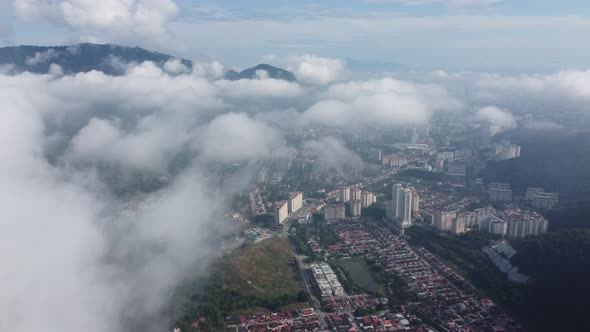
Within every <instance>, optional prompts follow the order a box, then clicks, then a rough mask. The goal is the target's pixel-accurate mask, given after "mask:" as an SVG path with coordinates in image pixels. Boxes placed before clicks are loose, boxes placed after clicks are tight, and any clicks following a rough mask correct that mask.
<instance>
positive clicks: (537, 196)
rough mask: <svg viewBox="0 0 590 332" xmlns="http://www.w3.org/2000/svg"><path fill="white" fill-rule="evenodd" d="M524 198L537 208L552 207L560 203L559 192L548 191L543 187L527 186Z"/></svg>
mask: <svg viewBox="0 0 590 332" xmlns="http://www.w3.org/2000/svg"><path fill="white" fill-rule="evenodd" d="M524 199H525V200H527V201H528V202H529V203H530V204H531V205H532V206H534V207H536V208H537V209H552V208H553V207H555V206H556V205H557V203H559V195H558V194H557V193H546V192H545V190H544V189H541V188H527V190H526V193H525V196H524Z"/></svg>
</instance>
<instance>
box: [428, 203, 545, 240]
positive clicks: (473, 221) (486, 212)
mask: <svg viewBox="0 0 590 332" xmlns="http://www.w3.org/2000/svg"><path fill="white" fill-rule="evenodd" d="M432 225H433V226H434V227H435V228H436V229H437V230H439V231H441V232H450V233H453V234H462V233H465V232H466V231H468V230H469V229H473V228H475V227H477V228H478V229H479V231H480V232H486V233H491V234H496V235H500V236H509V237H520V238H522V237H525V236H530V235H539V234H543V233H546V232H547V227H548V221H547V219H545V218H544V217H543V216H541V215H540V214H539V213H538V212H536V211H532V210H529V209H526V208H520V207H517V206H509V207H507V208H506V209H505V210H503V211H496V209H494V208H492V207H485V208H479V209H475V210H474V211H445V210H439V211H436V212H434V214H433V218H432Z"/></svg>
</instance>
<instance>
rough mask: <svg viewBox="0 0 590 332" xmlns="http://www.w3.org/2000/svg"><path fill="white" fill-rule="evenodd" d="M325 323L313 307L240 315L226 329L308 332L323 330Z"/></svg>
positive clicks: (241, 331) (235, 330)
mask: <svg viewBox="0 0 590 332" xmlns="http://www.w3.org/2000/svg"><path fill="white" fill-rule="evenodd" d="M322 330H324V323H323V322H322V320H321V318H320V317H319V316H318V315H317V314H316V313H315V311H314V310H313V309H311V308H307V309H303V310H299V311H298V312H291V311H289V312H286V313H266V312H260V313H257V314H254V315H251V316H239V317H237V318H234V319H232V320H231V321H230V322H228V324H227V329H226V331H231V332H273V331H285V332H286V331H290V332H298V331H299V332H308V331H322Z"/></svg>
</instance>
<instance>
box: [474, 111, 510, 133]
mask: <svg viewBox="0 0 590 332" xmlns="http://www.w3.org/2000/svg"><path fill="white" fill-rule="evenodd" d="M474 118H475V120H476V121H483V122H487V123H490V124H494V125H498V126H501V127H504V128H512V127H514V126H515V125H516V119H515V118H514V115H512V113H510V112H508V111H505V110H502V109H499V108H497V107H494V106H486V107H482V108H480V109H479V110H478V111H477V112H476V113H475V117H474Z"/></svg>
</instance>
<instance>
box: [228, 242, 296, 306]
mask: <svg viewBox="0 0 590 332" xmlns="http://www.w3.org/2000/svg"><path fill="white" fill-rule="evenodd" d="M295 264H296V263H295ZM223 271H224V286H225V287H226V288H228V289H234V290H237V291H239V292H240V293H242V294H244V295H252V296H260V297H265V298H268V297H270V298H273V297H280V296H282V295H293V294H297V292H298V291H299V289H298V288H297V278H298V276H297V273H296V271H295V269H294V263H293V254H292V252H291V247H290V245H289V242H288V240H287V239H284V238H279V237H274V238H270V239H268V240H264V241H262V242H260V243H257V244H254V245H252V246H249V247H247V248H244V249H242V250H239V251H237V252H236V253H234V254H233V255H232V256H230V257H228V258H227V259H226V261H225V262H224V266H223Z"/></svg>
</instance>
